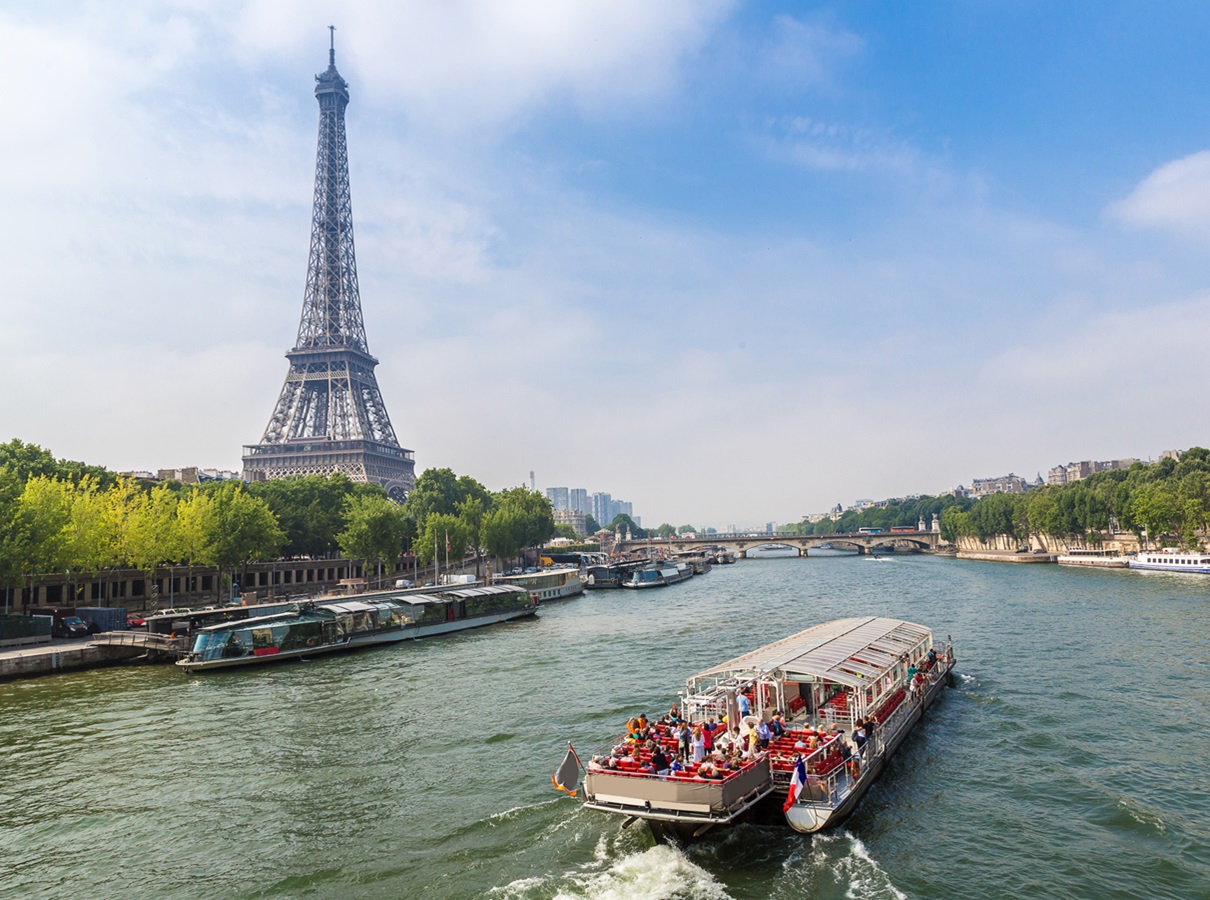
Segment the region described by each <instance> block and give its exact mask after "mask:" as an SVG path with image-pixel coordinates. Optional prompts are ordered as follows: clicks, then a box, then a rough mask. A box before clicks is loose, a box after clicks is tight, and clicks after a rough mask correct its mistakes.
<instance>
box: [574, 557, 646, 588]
mask: <svg viewBox="0 0 1210 900" xmlns="http://www.w3.org/2000/svg"><path fill="white" fill-rule="evenodd" d="M641 565H643V563H635V562H617V563H602V564H599V565H592V566H589V567H588V568H587V569H586V570H585V576H584V588H585V589H586V590H603V589H604V590H608V589H612V588H620V587H621V586H622V582H624V581H626V579H628V578H629V577H630V573H631V572H633V571H634V570H635V569H637V568H639V567H640V566H641Z"/></svg>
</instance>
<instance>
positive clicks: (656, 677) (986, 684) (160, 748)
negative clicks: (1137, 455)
mask: <svg viewBox="0 0 1210 900" xmlns="http://www.w3.org/2000/svg"><path fill="white" fill-rule="evenodd" d="M864 614H877V615H887V616H892V617H895V618H902V619H908V620H910V621H914V622H920V623H922V624H926V625H929V626H931V627H933V628H934V630H935V633H936V635H937V636H938V637H939V638H944V637H945V636H946V635H952V636H953V640H954V645H955V649H956V654H957V656H958V665H957V667H956V672H957V673H958V677H957V679H956V685H955V687H954V688H953V689H952V690H950V691H947V692H946V693H945V694H944V695H943V696H942V697H941V698H940V699H939V701H938V703H937V704H936V705H935V706H934V707H933V708H932V709H931V710H930V711H929V713H928V714H927V715H926V717H925V719H924V721H923V722H922V724H921V725H920V726H919V727H918V728H917V729H916V731H915V732H914V733H913V734H912V735H911V736H910V737H909V738H908V740H907V741H906V742H905V744H904V746H903V747H902V749H901V750H900V752H899V754H898V755H897V756H896V757H895V759H894V760H893V761H892V763H891V765H890V766H889V768H888V770H887V772H886V773H885V775H884V777H883V778H882V780H881V781H880V782H878V784H876V785H875V786H874V787H873V788H872V789H871V791H870V793H869V794H867V795H866V797H865V799H864V800H863V801H862V805H861V806H860V808H859V809H858V811H857V813H856V814H855V815H854V816H853V817H852V818H851V819H850V820H849V821H848V822H847V823H846V825H845V826H844V827H843V828H842V829H841V830H838V831H834V832H830V833H826V834H824V835H822V836H814V837H808V836H803V835H799V834H797V833H795V832H793V831H791V830H790V829H789V828H788V827H786V826H784V825H780V824H776V823H773V822H759V823H747V824H742V825H739V826H736V827H732V828H730V829H725V830H722V831H719V832H716V833H714V834H711V835H708V836H707V837H706V838H705V839H703V840H701V841H700V842H698V843H695V844H693V845H691V846H689V847H688V848H675V847H670V846H664V845H657V844H655V843H654V841H653V840H652V838H651V835H650V832H649V831H648V830H647V829H646V828H645V827H644V826H641V825H636V826H634V827H631V828H629V829H627V830H625V831H622V830H620V829H619V824H620V820H619V819H617V818H615V817H612V816H606V815H603V814H598V813H592V812H589V811H586V810H583V809H581V808H579V806H578V805H577V804H576V802H575V801H572V800H570V799H567V798H565V797H563V796H562V795H560V794H558V793H557V792H556V791H555V790H554V789H553V787H552V786H551V781H550V776H551V773H553V772H554V770H555V768H556V767H557V766H558V764H559V763H560V761H561V760H562V757H563V754H564V751H565V749H566V746H567V744H566V742H567V741H568V740H572V741H573V742H574V743H575V744H576V747H577V749H579V750H580V751H581V756H582V757H585V756H587V754H589V753H591V752H592V751H593V750H594V749H599V748H600V747H601V746H603V745H605V744H606V743H608V741H609V740H610V738H612V737H613V736H614V735H616V734H619V733H620V732H621V730H622V727H623V724H624V722H625V720H626V718H627V717H628V716H630V715H633V714H637V713H639V712H646V713H647V714H648V715H658V713H659V712H660V711H662V710H664V709H666V708H667V707H668V706H669V705H670V704H671V702H672V700H673V699H674V695H675V692H676V690H677V689H678V688H680V687H683V683H684V679H685V677H686V676H688V675H689V674H691V673H693V672H695V671H698V670H700V669H703V668H706V667H707V666H709V665H712V664H714V663H717V662H721V661H723V660H726V659H729V658H731V657H732V656H735V655H737V654H739V653H740V652H743V651H746V650H749V649H752V648H754V647H757V646H759V645H761V644H764V643H767V642H769V641H772V640H774V639H776V638H779V637H783V636H785V635H786V634H789V633H791V632H793V631H797V630H800V629H802V628H806V627H808V626H810V625H813V624H817V623H819V622H824V621H828V620H830V619H834V618H839V617H842V616H852V615H864ZM1208 685H1210V579H1201V580H1198V578H1197V576H1179V575H1169V574H1161V573H1135V572H1124V571H1107V572H1097V571H1080V570H1070V569H1060V568H1059V567H1057V566H1043V565H1028V566H1026V565H1010V564H996V563H977V562H964V561H959V560H945V559H936V558H933V557H924V556H915V557H898V558H894V559H891V560H875V559H872V558H868V557H847V558H835V559H769V560H752V561H742V562H740V563H738V564H736V565H733V566H726V567H717V568H715V569H714V571H713V572H711V573H710V574H708V575H706V576H703V577H699V578H694V579H692V580H691V581H689V582H686V583H684V584H681V585H676V586H674V587H671V588H668V589H667V590H662V591H655V592H630V591H612V592H599V593H595V594H587V595H585V596H583V597H580V598H577V599H572V600H569V601H563V602H561V603H558V604H553V605H549V606H546V607H544V608H543V610H542V614H541V616H540V617H539V618H538V619H536V620H529V621H523V622H516V623H511V624H508V625H503V626H498V627H494V628H487V629H482V630H478V631H474V632H467V633H464V634H461V635H455V636H451V637H448V638H435V639H430V640H425V641H421V642H416V643H408V644H404V645H396V646H394V647H385V648H381V649H376V650H370V651H365V652H361V653H358V654H351V655H345V656H333V657H329V658H319V659H317V660H315V661H313V662H310V663H294V664H285V665H280V666H276V667H275V666H269V667H266V668H264V669H261V670H248V671H243V672H241V671H238V670H237V671H234V672H219V673H211V674H209V675H205V676H193V677H189V676H186V675H184V674H182V673H180V672H178V671H176V670H175V668H173V667H147V668H121V669H108V670H103V671H93V672H83V673H78V674H70V675H59V676H54V677H48V678H42V679H36V680H30V681H23V682H11V683H7V684H2V685H0V896H3V897H5V898H10V897H46V898H63V897H72V898H84V897H117V896H120V897H300V896H307V897H342V898H343V897H374V898H379V897H380V898H405V897H406V898H412V897H425V898H428V897H435V898H447V897H448V898H459V897H497V898H579V897H596V898H632V897H640V898H642V897H646V898H697V897H706V898H727V897H734V898H757V897H759V898H765V897H781V898H792V897H811V898H841V897H855V898H867V897H868V898H896V897H921V898H930V897H946V898H951V897H986V898H997V897H1005V898H1017V897H1026V896H1028V897H1097V898H1112V897H1122V898H1128V897H1130V898H1133V897H1147V898H1160V897H1174V898H1176V897H1179V898H1187V897H1207V896H1210V751H1208V750H1207V743H1206V739H1207V735H1210V688H1208Z"/></svg>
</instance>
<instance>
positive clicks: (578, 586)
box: [492, 566, 584, 603]
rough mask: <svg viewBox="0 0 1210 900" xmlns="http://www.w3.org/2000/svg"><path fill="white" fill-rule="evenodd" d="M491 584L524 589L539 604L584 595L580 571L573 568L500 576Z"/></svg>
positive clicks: (566, 567)
mask: <svg viewBox="0 0 1210 900" xmlns="http://www.w3.org/2000/svg"><path fill="white" fill-rule="evenodd" d="M492 583H493V584H511V585H513V586H515V587H520V588H525V590H527V591H529V592H530V593H531V594H533V595H534V599H535V600H537V601H538V602H539V603H545V602H547V601H548V600H562V599H563V598H565V597H574V596H576V595H577V594H582V593H584V579H583V578H581V577H580V570H579V569H578V568H577V567H575V566H561V567H557V568H553V569H539V570H538V571H536V572H525V573H524V574H521V575H501V576H498V577H496V578H493V579H492Z"/></svg>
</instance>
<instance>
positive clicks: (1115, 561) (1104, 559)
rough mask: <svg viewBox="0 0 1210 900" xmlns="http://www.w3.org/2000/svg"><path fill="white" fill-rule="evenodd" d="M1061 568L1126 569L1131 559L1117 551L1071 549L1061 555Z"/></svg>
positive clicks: (1059, 562) (1059, 561)
mask: <svg viewBox="0 0 1210 900" xmlns="http://www.w3.org/2000/svg"><path fill="white" fill-rule="evenodd" d="M1056 561H1057V562H1058V564H1059V565H1061V566H1092V567H1095V568H1098V569H1125V568H1126V567H1127V566H1128V565H1129V564H1130V559H1129V558H1128V557H1126V556H1123V555H1122V554H1121V552H1119V551H1117V550H1083V549H1075V548H1073V549H1070V550H1068V551H1067V552H1066V553H1061V554H1059V558H1058V560H1056Z"/></svg>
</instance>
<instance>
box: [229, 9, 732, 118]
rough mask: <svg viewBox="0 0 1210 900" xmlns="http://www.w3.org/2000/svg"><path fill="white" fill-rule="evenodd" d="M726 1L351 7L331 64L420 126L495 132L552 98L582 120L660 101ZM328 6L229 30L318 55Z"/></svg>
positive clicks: (267, 46) (254, 49)
mask: <svg viewBox="0 0 1210 900" xmlns="http://www.w3.org/2000/svg"><path fill="white" fill-rule="evenodd" d="M732 6H733V0H708V2H696V0H664V2H661V3H654V4H653V3H649V2H644V0H574V2H572V0H527V2H524V3H500V2H493V0H454V2H447V3H430V2H424V0H410V2H381V3H368V2H367V3H359V4H349V5H346V6H344V7H342V8H341V10H340V11H339V14H338V15H337V16H336V19H337V20H336V21H334V22H333V23H332V24H335V25H336V26H337V38H336V40H337V65H338V67H340V68H341V69H342V71H343V72H345V74H346V76H347V75H348V74H349V72H353V73H356V75H357V76H358V78H359V80H360V81H361V82H362V83H363V84H364V85H366V87H365V90H367V91H368V92H369V93H370V95H371V96H372V97H373V98H379V99H380V101H381V105H384V106H385V105H387V104H389V103H395V104H399V103H402V105H403V110H402V111H403V112H404V113H405V114H406V115H408V116H410V117H413V118H415V119H417V120H423V121H424V123H425V127H427V128H432V127H446V128H452V129H454V130H465V129H476V130H480V129H483V128H484V127H488V128H493V127H496V126H498V125H500V124H502V123H506V122H508V121H510V120H512V119H514V118H515V117H517V116H525V115H528V114H530V113H532V112H533V111H534V110H535V109H537V108H538V107H540V106H541V105H543V104H546V103H549V102H552V101H556V102H557V101H569V102H571V103H572V104H574V105H575V106H576V107H578V108H579V109H581V110H582V111H598V110H602V109H610V108H613V107H616V106H618V105H631V104H633V103H636V102H643V101H645V100H650V99H656V98H663V97H666V96H667V95H668V94H669V93H670V92H672V91H673V90H674V89H675V88H676V86H677V84H678V71H679V68H680V66H681V65H682V63H683V62H684V61H685V59H686V57H688V56H691V55H692V54H693V53H694V52H695V51H696V50H697V49H698V48H699V47H700V46H701V45H702V43H703V42H704V41H705V39H706V38H707V37H708V36H709V34H710V33H711V31H712V29H714V28H715V27H717V25H718V24H719V23H720V22H721V21H722V20H723V19H724V17H725V16H726V15H727V14H728V12H729V11H730V8H731V7H732ZM332 17H333V12H332V10H331V7H330V4H328V3H326V2H318V0H309V2H304V3H298V2H295V0H253V2H250V3H249V4H248V5H247V7H246V9H245V10H244V12H243V15H242V16H241V19H240V23H239V25H238V26H237V27H235V28H234V29H233V37H234V38H235V39H236V40H238V41H240V42H241V43H242V45H243V47H244V52H245V54H246V55H247V56H248V57H249V58H257V57H261V56H263V55H264V54H265V53H281V54H289V55H291V56H294V55H296V54H298V53H299V52H300V51H301V50H303V48H305V49H306V53H307V56H306V57H305V58H307V59H314V58H317V55H316V52H315V51H316V49H317V48H318V47H325V46H326V43H327V40H326V39H327V34H326V33H324V32H323V31H322V29H323V28H325V27H326V26H327V25H328V24H329V21H328V20H329V19H330V18H332Z"/></svg>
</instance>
